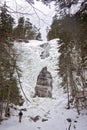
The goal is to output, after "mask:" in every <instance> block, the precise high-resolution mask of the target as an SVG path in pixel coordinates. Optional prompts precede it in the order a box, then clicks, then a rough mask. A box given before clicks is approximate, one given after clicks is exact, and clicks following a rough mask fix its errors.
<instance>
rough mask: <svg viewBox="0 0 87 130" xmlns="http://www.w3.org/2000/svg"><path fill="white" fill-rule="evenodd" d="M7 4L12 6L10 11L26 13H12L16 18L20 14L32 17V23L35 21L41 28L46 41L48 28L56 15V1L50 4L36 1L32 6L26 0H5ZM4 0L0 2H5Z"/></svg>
mask: <svg viewBox="0 0 87 130" xmlns="http://www.w3.org/2000/svg"><path fill="white" fill-rule="evenodd" d="M5 1H6V3H7V5H8V6H9V7H10V11H11V12H13V11H16V12H21V13H24V15H23V14H20V13H12V15H13V17H15V20H16V21H17V19H18V18H19V17H20V16H24V17H26V18H27V17H28V18H30V21H31V23H33V24H34V25H35V26H36V27H38V28H40V32H41V34H42V39H43V40H44V41H45V40H47V39H46V30H47V27H50V25H51V23H52V17H53V16H54V15H55V6H54V2H52V3H51V4H50V5H49V6H46V5H44V4H43V3H42V2H40V1H35V4H34V5H33V7H35V8H33V7H32V6H30V5H29V3H27V2H26V0H5ZM3 2H4V0H2V1H1V2H0V3H3Z"/></svg>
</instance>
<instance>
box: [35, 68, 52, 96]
mask: <svg viewBox="0 0 87 130" xmlns="http://www.w3.org/2000/svg"><path fill="white" fill-rule="evenodd" d="M35 96H38V97H52V76H51V74H50V72H48V71H47V67H44V68H43V69H42V70H41V72H40V74H39V75H38V77H37V83H36V87H35V95H34V97H35Z"/></svg>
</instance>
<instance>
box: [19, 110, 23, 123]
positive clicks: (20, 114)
mask: <svg viewBox="0 0 87 130" xmlns="http://www.w3.org/2000/svg"><path fill="white" fill-rule="evenodd" d="M22 116H23V112H22V111H21V110H20V112H19V122H21V120H22Z"/></svg>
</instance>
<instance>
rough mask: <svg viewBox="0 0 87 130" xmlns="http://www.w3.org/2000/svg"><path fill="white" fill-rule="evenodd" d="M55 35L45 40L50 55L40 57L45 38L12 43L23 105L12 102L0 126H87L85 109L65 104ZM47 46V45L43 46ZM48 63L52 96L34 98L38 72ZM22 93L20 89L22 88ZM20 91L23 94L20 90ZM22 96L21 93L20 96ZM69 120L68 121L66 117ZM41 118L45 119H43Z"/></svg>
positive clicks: (13, 129)
mask: <svg viewBox="0 0 87 130" xmlns="http://www.w3.org/2000/svg"><path fill="white" fill-rule="evenodd" d="M57 40H58V39H54V40H51V41H49V42H48V46H49V49H48V53H49V56H48V57H45V58H44V59H41V57H40V55H41V53H42V52H43V51H44V53H43V54H44V55H45V53H47V51H45V50H46V49H44V48H42V47H41V46H40V45H42V44H45V43H46V42H44V41H36V40H30V41H29V43H24V42H22V43H17V42H15V44H14V47H15V48H16V50H17V54H18V56H19V57H18V59H17V65H18V66H19V67H20V69H21V74H22V77H21V83H22V88H23V90H24V92H25V93H26V96H27V98H28V99H29V100H30V101H31V103H30V102H28V101H27V100H26V99H25V98H24V99H25V102H24V104H23V106H15V105H13V106H14V107H15V108H16V109H13V108H11V109H10V112H11V117H10V118H8V119H6V118H5V120H3V122H2V124H1V125H0V130H69V127H70V130H87V110H82V111H80V115H78V113H77V110H76V109H75V108H73V106H72V105H71V109H66V107H67V93H64V92H63V89H62V87H61V85H60V83H61V78H60V77H59V76H58V57H59V55H60V53H59V52H58V43H57ZM46 47H47V46H46ZM45 66H47V69H48V71H49V72H50V73H51V75H52V78H53V90H52V98H40V97H36V98H33V95H34V93H35V90H34V88H35V86H36V81H37V76H38V75H39V73H40V71H41V70H42V68H43V67H45ZM21 94H22V92H21ZM22 95H23V94H22ZM23 97H24V96H23ZM20 109H26V111H23V118H22V122H21V123H19V121H18V113H19V110H20ZM36 116H38V117H39V119H38V120H37V121H36V122H34V121H33V120H32V118H35V117H36ZM69 119H70V120H71V123H70V122H68V120H69ZM43 120H44V121H43Z"/></svg>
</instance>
